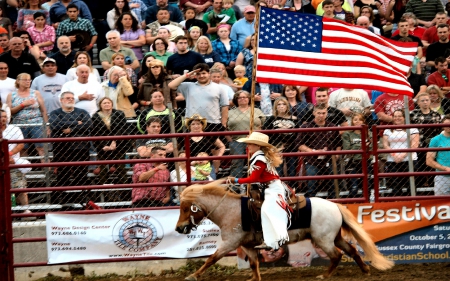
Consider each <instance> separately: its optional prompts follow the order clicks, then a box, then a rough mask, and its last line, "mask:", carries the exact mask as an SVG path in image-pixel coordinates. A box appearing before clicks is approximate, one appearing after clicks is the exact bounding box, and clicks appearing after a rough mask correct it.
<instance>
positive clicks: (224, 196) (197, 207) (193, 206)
mask: <svg viewBox="0 0 450 281" xmlns="http://www.w3.org/2000/svg"><path fill="white" fill-rule="evenodd" d="M226 183H227V189H226V191H225V194H224V195H223V196H222V198H221V199H220V201H219V203H217V205H216V206H215V207H214V208H213V209H212V210H211V212H209V213H208V214H207V215H206V217H204V218H203V219H202V220H201V221H200V222H199V223H198V224H196V223H195V220H194V216H193V215H191V216H190V218H191V223H192V224H193V225H194V227H193V228H192V229H193V230H194V231H195V230H197V227H198V226H199V225H200V224H201V223H202V222H203V220H205V219H207V218H209V216H211V215H212V213H214V211H215V210H217V208H218V207H219V206H220V204H222V202H223V201H224V200H225V198H226V197H227V195H228V192H227V191H229V190H231V191H233V192H235V191H234V190H233V189H232V188H230V187H231V186H233V184H232V183H231V181H230V180H228V179H227V181H226ZM235 193H236V192H235ZM198 211H200V212H203V210H202V208H200V207H199V206H197V205H196V204H194V203H192V205H191V212H193V213H197V212H198Z"/></svg>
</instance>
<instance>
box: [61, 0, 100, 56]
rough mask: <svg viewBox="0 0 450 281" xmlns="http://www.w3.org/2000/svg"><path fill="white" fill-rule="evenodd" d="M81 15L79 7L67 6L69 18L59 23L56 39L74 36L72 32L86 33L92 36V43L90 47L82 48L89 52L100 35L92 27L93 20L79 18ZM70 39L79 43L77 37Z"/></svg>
mask: <svg viewBox="0 0 450 281" xmlns="http://www.w3.org/2000/svg"><path fill="white" fill-rule="evenodd" d="M79 13H80V11H79V10H78V7H77V5H75V4H73V3H72V4H69V5H68V6H67V15H68V16H69V17H68V18H67V19H65V20H63V21H62V22H60V23H59V25H58V29H56V37H60V36H62V35H68V34H72V33H71V32H74V31H80V32H83V31H85V32H87V33H89V35H90V42H89V45H87V46H84V47H82V50H84V51H86V52H89V51H91V50H92V48H93V47H94V44H95V42H96V41H97V37H98V34H97V31H96V30H95V28H94V26H93V25H92V19H89V20H88V19H83V18H81V17H79V16H78V15H79ZM69 39H70V41H71V42H73V43H74V42H75V41H77V36H76V35H70V36H69Z"/></svg>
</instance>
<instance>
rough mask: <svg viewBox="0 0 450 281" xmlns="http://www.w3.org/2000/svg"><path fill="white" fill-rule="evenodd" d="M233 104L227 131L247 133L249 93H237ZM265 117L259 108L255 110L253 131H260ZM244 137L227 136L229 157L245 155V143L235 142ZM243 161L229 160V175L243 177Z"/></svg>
mask: <svg viewBox="0 0 450 281" xmlns="http://www.w3.org/2000/svg"><path fill="white" fill-rule="evenodd" d="M233 104H234V105H235V106H236V107H235V108H233V109H231V110H230V111H229V113H228V122H227V129H228V131H249V130H250V93H249V92H247V91H242V90H241V91H237V92H236V94H234V96H233ZM265 120H266V116H265V115H264V114H263V112H262V111H261V110H260V109H259V108H255V111H254V120H253V130H261V128H262V124H264V122H265ZM244 137H246V136H245V135H232V136H227V140H228V145H229V148H230V154H231V155H242V154H246V152H245V148H246V145H245V143H242V142H237V141H236V140H237V139H240V138H244ZM245 163H246V160H245V159H233V160H231V167H230V175H231V176H233V177H236V178H242V177H243V176H244V171H243V168H244V166H245Z"/></svg>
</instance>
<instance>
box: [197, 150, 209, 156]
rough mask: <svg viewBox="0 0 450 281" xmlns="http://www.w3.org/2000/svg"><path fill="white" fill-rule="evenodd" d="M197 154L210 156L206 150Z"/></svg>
mask: <svg viewBox="0 0 450 281" xmlns="http://www.w3.org/2000/svg"><path fill="white" fill-rule="evenodd" d="M197 156H205V157H206V156H209V154H208V153H206V152H204V151H200V152H199V153H197Z"/></svg>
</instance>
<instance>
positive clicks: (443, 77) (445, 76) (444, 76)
mask: <svg viewBox="0 0 450 281" xmlns="http://www.w3.org/2000/svg"><path fill="white" fill-rule="evenodd" d="M441 75H442V79H444V80H445V82H448V77H447V75H445V74H441Z"/></svg>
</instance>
